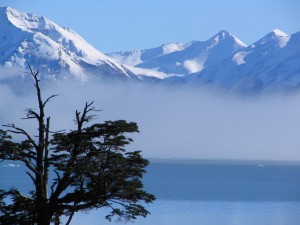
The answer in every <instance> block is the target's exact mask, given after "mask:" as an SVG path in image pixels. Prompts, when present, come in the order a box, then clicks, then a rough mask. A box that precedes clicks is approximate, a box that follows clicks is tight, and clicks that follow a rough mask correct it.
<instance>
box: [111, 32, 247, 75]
mask: <svg viewBox="0 0 300 225" xmlns="http://www.w3.org/2000/svg"><path fill="white" fill-rule="evenodd" d="M245 48H246V45H245V44H244V43H243V42H242V41H240V40H239V39H238V38H237V37H235V36H234V35H232V34H230V33H229V32H227V31H225V30H222V31H220V32H219V33H218V34H216V35H215V36H213V37H212V38H210V39H209V40H207V41H192V42H189V43H184V44H183V43H170V44H165V45H162V46H160V47H158V48H152V49H147V50H140V51H138V50H136V51H129V52H117V53H111V54H108V55H109V56H110V57H112V58H114V59H115V60H118V61H119V62H121V63H124V64H126V65H130V66H135V67H138V68H146V69H152V70H156V71H159V72H162V73H165V74H167V75H169V76H170V75H177V76H183V75H187V74H191V73H197V72H201V71H202V70H203V69H204V68H206V67H209V66H212V65H215V64H217V63H219V62H221V61H222V60H224V59H225V58H227V57H229V56H231V55H232V54H233V53H234V52H236V51H238V50H243V49H245Z"/></svg>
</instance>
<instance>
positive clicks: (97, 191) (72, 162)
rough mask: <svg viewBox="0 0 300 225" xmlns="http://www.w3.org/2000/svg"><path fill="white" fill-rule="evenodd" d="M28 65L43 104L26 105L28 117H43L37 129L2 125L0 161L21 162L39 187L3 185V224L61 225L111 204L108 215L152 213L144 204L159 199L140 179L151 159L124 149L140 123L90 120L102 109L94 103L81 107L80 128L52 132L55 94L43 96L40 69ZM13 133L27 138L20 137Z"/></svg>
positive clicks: (0, 202) (0, 204) (0, 201)
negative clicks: (49, 114) (49, 113)
mask: <svg viewBox="0 0 300 225" xmlns="http://www.w3.org/2000/svg"><path fill="white" fill-rule="evenodd" d="M29 68H30V72H31V75H32V77H33V80H34V84H35V90H36V94H37V101H38V106H39V108H38V110H37V111H36V110H33V109H27V110H26V117H25V119H33V120H36V121H37V122H38V134H37V135H36V136H32V135H31V134H30V133H29V132H27V131H26V130H25V129H22V128H20V127H18V126H16V125H14V124H8V125H5V127H6V130H5V131H4V130H0V160H13V161H20V162H22V163H23V164H24V165H25V166H26V169H27V171H26V173H27V175H28V178H29V179H31V181H32V182H33V186H34V190H32V191H31V192H30V193H29V194H27V195H25V194H23V193H21V191H20V190H17V189H10V190H0V224H11V225H33V224H37V225H49V224H51V223H53V224H55V225H59V224H61V221H60V218H61V216H66V217H67V222H66V225H69V224H70V222H71V220H72V218H73V216H74V214H75V213H76V212H80V211H87V210H91V209H99V208H102V207H107V208H109V209H110V213H109V214H108V215H107V216H106V218H107V219H108V220H111V219H112V218H113V217H114V216H117V217H118V218H119V219H125V220H132V219H136V218H137V217H138V216H143V217H146V216H147V215H148V214H149V212H148V211H147V210H146V209H145V208H144V206H143V205H142V203H143V202H144V203H151V202H153V201H154V199H155V197H154V196H153V195H152V194H149V193H147V192H146V191H145V190H143V184H142V181H141V179H142V177H143V174H144V173H145V167H146V166H147V165H148V163H149V162H148V161H147V160H146V159H144V158H142V156H141V152H140V151H134V152H126V150H125V146H126V145H128V144H130V143H131V142H132V141H133V140H132V139H130V138H128V137H127V136H126V134H127V133H133V132H138V127H137V124H136V123H133V122H126V121H124V120H118V121H106V122H103V123H95V124H91V125H89V122H90V121H91V120H92V119H93V113H96V112H97V110H95V108H94V107H93V102H91V103H86V104H85V106H84V108H83V110H82V111H81V112H79V111H76V113H75V121H76V125H77V127H76V129H74V130H71V131H68V132H66V131H57V132H51V131H50V117H47V116H46V113H45V107H46V105H47V104H48V103H49V101H50V100H51V99H52V98H54V97H55V96H56V95H52V96H50V97H49V98H47V99H46V100H43V98H42V94H41V89H40V80H39V76H38V74H39V71H36V72H35V71H33V70H32V69H31V67H30V66H29ZM12 134H14V135H15V134H18V135H23V136H24V140H23V141H21V142H15V141H13V138H12ZM49 173H54V174H55V176H54V179H52V180H51V179H50V178H49ZM8 199H10V200H9V201H7V200H8Z"/></svg>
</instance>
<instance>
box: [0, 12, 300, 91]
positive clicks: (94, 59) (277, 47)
mask: <svg viewBox="0 0 300 225" xmlns="http://www.w3.org/2000/svg"><path fill="white" fill-rule="evenodd" d="M0 52H1V54H0V65H2V67H4V68H21V69H23V70H24V67H25V66H26V62H28V63H29V64H30V65H32V66H33V67H34V68H36V69H37V68H39V69H40V70H41V74H42V75H43V78H44V79H51V80H65V79H69V78H72V79H73V78H75V79H76V80H79V81H88V80H89V78H90V77H92V78H99V79H106V80H110V79H117V80H135V81H144V82H147V81H149V80H151V81H157V82H166V83H176V84H182V83H183V84H192V85H197V86H203V85H205V86H208V85H209V86H213V87H216V88H225V89H230V90H237V91H250V92H261V91H276V90H294V89H298V88H299V86H300V32H298V33H295V34H293V35H291V36H290V35H287V34H285V33H284V32H282V31H280V30H278V29H275V30H273V31H272V32H270V33H269V34H267V35H266V36H265V37H263V38H261V39H260V40H258V41H256V42H255V43H253V44H251V45H249V46H247V45H246V44H244V43H243V42H242V41H241V40H239V39H238V38H237V37H235V36H234V35H233V34H231V33H229V32H227V31H225V30H222V31H220V32H219V33H217V34H216V35H215V36H213V37H212V38H210V39H209V40H207V41H191V42H188V43H169V44H164V45H162V46H160V47H157V48H151V49H146V50H134V51H126V52H116V53H109V54H106V55H105V54H103V53H101V52H100V51H98V50H96V49H95V48H94V47H93V46H91V45H90V44H88V43H87V42H86V41H85V40H84V39H83V38H82V37H80V36H79V35H78V34H77V33H76V32H74V31H73V30H71V29H68V28H62V27H60V26H58V25H57V24H55V23H53V22H51V21H50V20H48V19H46V18H45V17H38V16H35V15H33V14H28V13H23V12H19V11H17V10H14V9H12V8H9V7H5V8H0ZM4 77H5V79H4V78H1V74H0V82H3V80H5V81H7V80H9V79H10V78H9V77H7V76H4Z"/></svg>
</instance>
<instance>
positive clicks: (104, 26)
mask: <svg viewBox="0 0 300 225" xmlns="http://www.w3.org/2000/svg"><path fill="white" fill-rule="evenodd" d="M0 6H11V7H13V8H15V9H18V10H21V11H26V12H32V13H34V14H37V15H41V16H45V17H47V18H49V19H51V20H52V21H54V22H56V23H57V24H59V25H61V26H66V27H70V28H72V29H73V30H75V31H76V32H77V33H79V34H80V35H81V36H83V37H84V39H86V40H87V41H88V42H90V43H91V44H92V45H94V46H95V47H96V48H97V49H99V50H100V51H102V52H113V51H119V50H133V49H144V48H150V47H156V46H159V45H161V44H163V43H169V42H188V41H191V40H207V39H208V38H210V37H211V36H212V35H214V34H216V33H217V32H219V31H220V30H222V29H225V30H227V31H229V32H231V33H233V34H234V35H236V36H237V37H239V38H240V39H241V40H242V41H243V42H245V43H246V44H251V43H253V42H254V41H256V40H257V39H259V38H261V37H262V36H264V35H265V34H267V33H268V32H270V31H271V30H273V29H275V28H278V29H280V30H282V31H284V32H286V33H288V34H292V33H295V32H298V31H300V22H299V21H300V13H299V9H300V1H299V0H251V1H246V0H240V1H238V0H205V1H201V0H0Z"/></svg>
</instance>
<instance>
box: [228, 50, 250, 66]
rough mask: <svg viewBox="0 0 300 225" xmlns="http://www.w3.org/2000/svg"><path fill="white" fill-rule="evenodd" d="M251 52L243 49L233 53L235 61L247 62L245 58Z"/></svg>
mask: <svg viewBox="0 0 300 225" xmlns="http://www.w3.org/2000/svg"><path fill="white" fill-rule="evenodd" d="M249 53H250V52H246V51H242V52H237V53H235V54H234V55H233V59H232V60H233V61H234V62H235V63H236V64H237V65H242V64H244V63H246V62H245V60H244V58H245V57H246V56H247V55H248V54H249Z"/></svg>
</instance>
